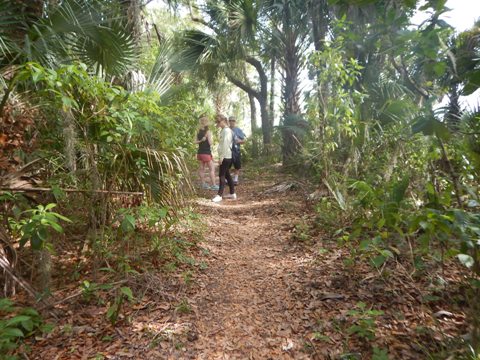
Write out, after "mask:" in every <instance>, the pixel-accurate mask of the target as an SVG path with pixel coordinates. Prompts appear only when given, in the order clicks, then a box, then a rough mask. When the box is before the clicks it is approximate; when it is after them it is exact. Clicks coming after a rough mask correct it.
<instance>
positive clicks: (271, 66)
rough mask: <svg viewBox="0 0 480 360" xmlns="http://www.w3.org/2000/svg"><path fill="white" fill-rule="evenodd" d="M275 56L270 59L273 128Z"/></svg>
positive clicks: (273, 118) (272, 120)
mask: <svg viewBox="0 0 480 360" xmlns="http://www.w3.org/2000/svg"><path fill="white" fill-rule="evenodd" d="M275 65H276V59H275V56H272V59H271V60H270V114H269V115H270V128H271V129H273V124H274V122H275Z"/></svg>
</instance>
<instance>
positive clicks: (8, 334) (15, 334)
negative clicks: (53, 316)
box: [0, 298, 52, 360]
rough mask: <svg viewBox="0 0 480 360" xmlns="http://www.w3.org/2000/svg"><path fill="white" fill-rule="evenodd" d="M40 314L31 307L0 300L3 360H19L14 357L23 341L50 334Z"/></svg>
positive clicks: (0, 332) (0, 351)
mask: <svg viewBox="0 0 480 360" xmlns="http://www.w3.org/2000/svg"><path fill="white" fill-rule="evenodd" d="M51 330H52V326H51V325H49V324H45V323H44V322H43V320H42V318H41V316H40V315H39V313H38V312H37V311H36V310H35V309H33V308H30V307H25V308H21V307H16V306H14V304H13V302H12V301H11V300H9V299H5V298H3V299H0V355H1V358H2V359H5V360H13V359H17V357H16V356H14V355H12V353H13V351H14V350H15V349H17V348H18V347H19V345H20V343H21V341H22V339H25V338H27V337H29V336H32V335H34V334H36V333H42V332H49V331H51Z"/></svg>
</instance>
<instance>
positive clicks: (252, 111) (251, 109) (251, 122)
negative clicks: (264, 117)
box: [248, 94, 258, 158]
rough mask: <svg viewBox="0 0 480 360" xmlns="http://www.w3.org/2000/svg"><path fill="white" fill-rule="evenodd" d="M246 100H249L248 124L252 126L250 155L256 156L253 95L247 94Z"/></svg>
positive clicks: (255, 115)
mask: <svg viewBox="0 0 480 360" xmlns="http://www.w3.org/2000/svg"><path fill="white" fill-rule="evenodd" d="M248 101H249V102H250V126H251V128H252V157H254V158H255V157H257V156H258V143H257V137H256V136H254V135H255V133H256V130H257V107H256V105H255V97H254V96H253V95H250V94H248Z"/></svg>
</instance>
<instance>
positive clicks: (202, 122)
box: [195, 115, 218, 190]
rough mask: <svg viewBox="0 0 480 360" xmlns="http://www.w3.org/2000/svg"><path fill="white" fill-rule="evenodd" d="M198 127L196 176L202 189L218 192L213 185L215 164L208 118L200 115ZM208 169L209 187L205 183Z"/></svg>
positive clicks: (216, 186)
mask: <svg viewBox="0 0 480 360" xmlns="http://www.w3.org/2000/svg"><path fill="white" fill-rule="evenodd" d="M198 122H199V126H198V132H197V136H196V138H195V144H198V150H197V160H198V161H199V162H200V166H199V168H198V176H199V177H200V182H201V184H202V185H201V186H202V188H204V189H211V190H218V185H215V163H214V162H213V156H212V150H211V146H212V132H211V131H210V130H209V129H208V118H207V117H206V116H205V115H202V116H201V117H200V119H199V121H198ZM207 168H208V171H209V175H210V182H211V185H210V186H209V185H208V184H207V183H206V182H205V169H207Z"/></svg>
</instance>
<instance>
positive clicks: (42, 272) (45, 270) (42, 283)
mask: <svg viewBox="0 0 480 360" xmlns="http://www.w3.org/2000/svg"><path fill="white" fill-rule="evenodd" d="M36 255H37V264H38V278H37V281H36V283H37V288H38V289H40V291H41V292H42V293H43V294H45V295H46V294H48V293H49V290H50V283H51V279H52V254H51V253H50V250H48V249H47V248H43V249H41V250H37V251H36Z"/></svg>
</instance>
